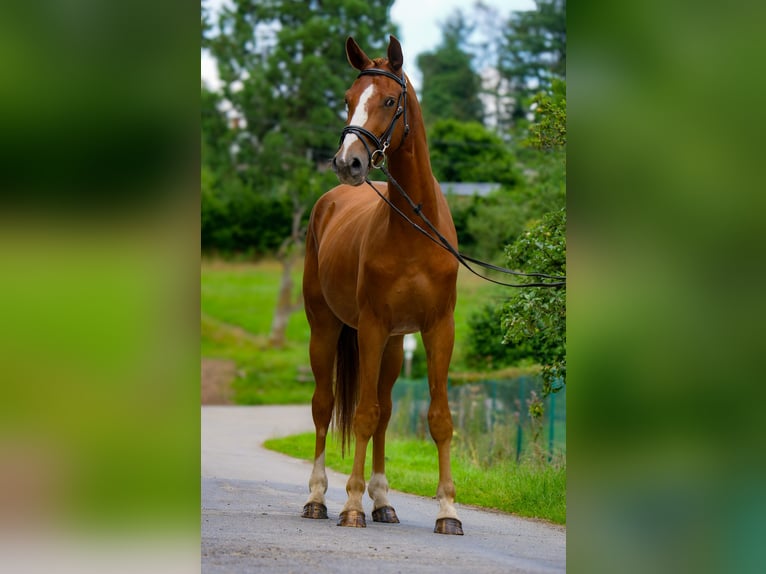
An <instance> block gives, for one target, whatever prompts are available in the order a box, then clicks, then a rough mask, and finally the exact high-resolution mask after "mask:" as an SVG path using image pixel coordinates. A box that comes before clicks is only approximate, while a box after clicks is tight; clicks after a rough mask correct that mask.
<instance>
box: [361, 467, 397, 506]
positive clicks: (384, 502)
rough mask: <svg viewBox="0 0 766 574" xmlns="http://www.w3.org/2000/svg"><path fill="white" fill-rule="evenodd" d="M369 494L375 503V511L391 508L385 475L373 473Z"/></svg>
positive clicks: (368, 488)
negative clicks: (385, 507) (386, 507)
mask: <svg viewBox="0 0 766 574" xmlns="http://www.w3.org/2000/svg"><path fill="white" fill-rule="evenodd" d="M367 492H368V493H369V494H370V498H372V500H373V502H374V504H373V510H377V509H378V508H383V507H384V506H391V503H390V502H388V480H386V475H385V474H379V473H373V474H372V477H371V478H370V484H368V485H367Z"/></svg>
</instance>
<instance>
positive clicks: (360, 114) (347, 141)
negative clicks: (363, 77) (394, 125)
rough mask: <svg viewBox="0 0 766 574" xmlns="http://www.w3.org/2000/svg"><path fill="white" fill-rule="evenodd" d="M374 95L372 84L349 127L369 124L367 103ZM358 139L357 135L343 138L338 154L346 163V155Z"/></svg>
mask: <svg viewBox="0 0 766 574" xmlns="http://www.w3.org/2000/svg"><path fill="white" fill-rule="evenodd" d="M374 94H375V86H374V85H373V84H370V85H369V86H367V87H366V88H365V89H364V91H363V92H362V96H361V97H360V98H359V103H358V104H357V106H356V109H355V110H354V115H353V116H351V121H350V122H349V125H351V126H361V127H364V124H366V123H367V118H368V115H367V102H369V101H370V98H372V96H373V95H374ZM358 139H359V138H358V137H357V136H356V135H355V134H346V137H345V138H343V145H342V146H341V148H340V154H338V155H339V158H340V159H341V160H344V161H345V160H346V159H347V158H346V154H347V153H348V148H349V147H351V144H353V143H354V142H355V141H357V140H358Z"/></svg>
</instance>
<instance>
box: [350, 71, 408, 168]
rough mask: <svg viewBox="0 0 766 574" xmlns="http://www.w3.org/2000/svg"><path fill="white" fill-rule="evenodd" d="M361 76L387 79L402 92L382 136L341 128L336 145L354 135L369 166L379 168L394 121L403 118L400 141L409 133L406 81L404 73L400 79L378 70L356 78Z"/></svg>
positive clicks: (357, 128) (365, 131)
mask: <svg viewBox="0 0 766 574" xmlns="http://www.w3.org/2000/svg"><path fill="white" fill-rule="evenodd" d="M362 76H386V77H387V78H391V79H392V80H394V81H395V82H396V83H397V84H399V85H400V86H401V87H402V91H401V92H400V93H399V98H398V99H397V101H396V111H395V112H394V117H393V118H391V122H390V123H389V124H388V128H386V130H385V131H384V132H383V135H381V136H380V137H378V136H376V135H375V134H374V133H372V132H371V131H369V130H368V129H366V128H363V127H362V126H346V127H345V128H343V131H342V132H341V134H340V142H339V144H338V145H340V143H343V139H344V138H345V137H346V135H348V134H354V135H355V136H357V137H358V138H359V140H360V141H361V142H362V144H364V147H365V149H366V150H367V157H368V159H369V161H370V165H371V166H372V167H374V168H380V167H381V166H382V165H383V164H384V163H385V162H386V151H387V150H388V147H389V146H390V145H391V136H392V135H393V133H394V128H395V127H396V121H397V120H398V119H399V118H400V117H402V116H403V117H404V133H403V135H402V141H404V138H406V137H407V134H409V133H410V125H409V124H408V123H407V79H406V78H405V76H404V72H402V75H401V77H399V76H397V75H396V74H392V73H391V72H388V71H386V70H381V69H379V68H369V69H367V70H362V71H361V72H359V75H358V76H357V78H361V77H362ZM365 138H366V139H367V140H369V141H370V142H371V143H372V144H374V146H375V149H374V150H372V151H370V146H368V145H367V141H365Z"/></svg>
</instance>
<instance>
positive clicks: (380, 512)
mask: <svg viewBox="0 0 766 574" xmlns="http://www.w3.org/2000/svg"><path fill="white" fill-rule="evenodd" d="M372 521H373V522H386V523H388V524H399V518H398V517H397V516H396V510H394V507H393V506H381V507H380V508H378V509H377V510H373V511H372Z"/></svg>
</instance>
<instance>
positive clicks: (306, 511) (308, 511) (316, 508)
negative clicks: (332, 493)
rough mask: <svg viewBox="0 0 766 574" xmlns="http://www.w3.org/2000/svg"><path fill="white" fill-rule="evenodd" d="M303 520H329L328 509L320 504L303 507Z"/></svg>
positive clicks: (310, 503)
mask: <svg viewBox="0 0 766 574" xmlns="http://www.w3.org/2000/svg"><path fill="white" fill-rule="evenodd" d="M301 516H302V517H303V518H327V507H326V506H325V505H324V504H322V503H320V502H309V503H308V504H306V506H304V507H303V514H302V515H301Z"/></svg>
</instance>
